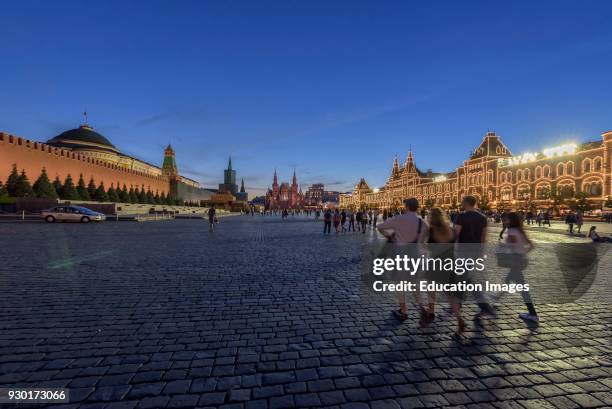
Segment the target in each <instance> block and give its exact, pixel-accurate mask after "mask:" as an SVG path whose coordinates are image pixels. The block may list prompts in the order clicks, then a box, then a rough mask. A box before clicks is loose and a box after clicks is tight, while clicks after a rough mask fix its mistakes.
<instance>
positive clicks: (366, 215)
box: [361, 211, 368, 234]
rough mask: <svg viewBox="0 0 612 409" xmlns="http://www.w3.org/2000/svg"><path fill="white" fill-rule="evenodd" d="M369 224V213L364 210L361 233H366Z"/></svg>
mask: <svg viewBox="0 0 612 409" xmlns="http://www.w3.org/2000/svg"><path fill="white" fill-rule="evenodd" d="M367 225H368V213H367V212H366V211H363V212H362V213H361V233H363V234H365V232H366V227H367Z"/></svg>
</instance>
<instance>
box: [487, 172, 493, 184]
mask: <svg viewBox="0 0 612 409" xmlns="http://www.w3.org/2000/svg"><path fill="white" fill-rule="evenodd" d="M487 183H493V171H492V170H489V171H488V172H487Z"/></svg>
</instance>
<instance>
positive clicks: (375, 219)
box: [372, 209, 378, 228]
mask: <svg viewBox="0 0 612 409" xmlns="http://www.w3.org/2000/svg"><path fill="white" fill-rule="evenodd" d="M377 222H378V209H374V218H373V219H372V226H373V227H374V228H376V223H377Z"/></svg>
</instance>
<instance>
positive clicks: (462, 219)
mask: <svg viewBox="0 0 612 409" xmlns="http://www.w3.org/2000/svg"><path fill="white" fill-rule="evenodd" d="M476 204H477V200H476V198H475V197H474V196H465V197H464V198H463V200H462V202H461V207H462V208H463V213H461V214H459V215H458V216H457V220H456V221H455V241H456V243H457V249H456V250H457V251H456V254H457V257H460V258H465V259H474V260H475V259H477V258H482V257H483V253H484V243H486V241H487V218H486V217H485V216H484V215H483V214H482V213H480V212H479V211H478V210H477V209H476ZM466 281H474V280H473V277H466ZM476 297H477V304H478V307H479V308H480V311H479V312H478V313H477V314H476V316H475V317H474V319H475V320H476V321H478V320H480V318H482V317H484V316H487V315H489V316H495V310H494V309H493V307H491V305H490V304H489V303H488V302H487V301H486V298H485V296H484V294H481V293H477V294H476Z"/></svg>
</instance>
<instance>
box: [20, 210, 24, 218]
mask: <svg viewBox="0 0 612 409" xmlns="http://www.w3.org/2000/svg"><path fill="white" fill-rule="evenodd" d="M21 220H25V210H22V211H21Z"/></svg>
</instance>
